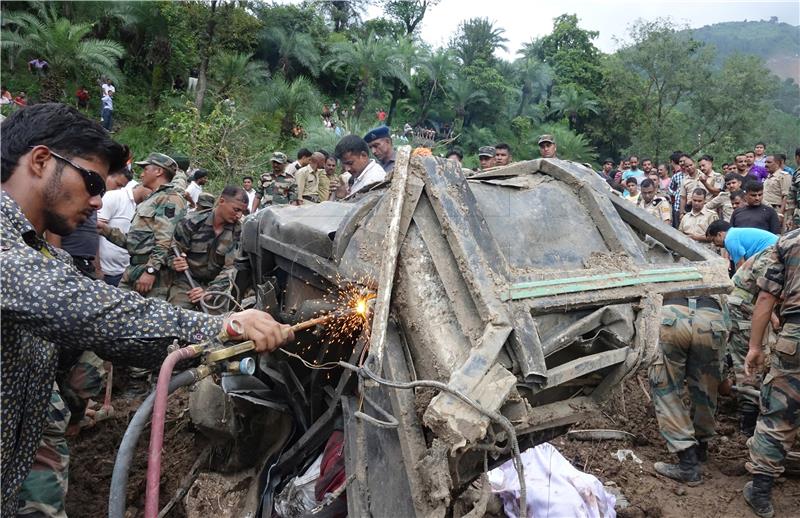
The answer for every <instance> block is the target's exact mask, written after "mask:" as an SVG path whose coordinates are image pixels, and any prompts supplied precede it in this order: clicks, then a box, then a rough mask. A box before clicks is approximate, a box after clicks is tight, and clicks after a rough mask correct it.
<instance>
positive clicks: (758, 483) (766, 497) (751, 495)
mask: <svg viewBox="0 0 800 518" xmlns="http://www.w3.org/2000/svg"><path fill="white" fill-rule="evenodd" d="M774 482H775V479H774V478H772V477H770V476H768V475H753V481H752V482H748V483H747V484H745V486H744V490H742V495H743V496H744V500H745V502H747V505H749V506H750V507H751V508H752V509H753V512H755V513H756V514H757V515H758V516H760V517H761V518H772V517H773V516H775V509H773V508H772V502H771V501H770V497H771V495H772V484H773V483H774Z"/></svg>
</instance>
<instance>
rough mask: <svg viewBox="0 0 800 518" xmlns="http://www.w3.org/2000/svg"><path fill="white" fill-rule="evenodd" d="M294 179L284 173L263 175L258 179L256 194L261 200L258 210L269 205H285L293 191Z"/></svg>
mask: <svg viewBox="0 0 800 518" xmlns="http://www.w3.org/2000/svg"><path fill="white" fill-rule="evenodd" d="M294 185H295V183H294V178H293V177H291V176H289V175H288V174H286V173H283V174H280V175H275V174H272V173H264V174H262V175H261V177H260V178H259V183H258V187H256V193H257V194H258V197H259V199H260V200H261V202H260V205H259V208H261V207H267V206H269V205H286V204H288V203H289V200H290V198H289V197H290V195H291V194H292V191H293V190H294Z"/></svg>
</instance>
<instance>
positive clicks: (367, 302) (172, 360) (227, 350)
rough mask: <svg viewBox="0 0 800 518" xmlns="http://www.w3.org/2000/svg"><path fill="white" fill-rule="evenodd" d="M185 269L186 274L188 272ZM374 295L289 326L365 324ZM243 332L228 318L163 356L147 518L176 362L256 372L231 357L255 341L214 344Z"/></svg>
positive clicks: (151, 515)
mask: <svg viewBox="0 0 800 518" xmlns="http://www.w3.org/2000/svg"><path fill="white" fill-rule="evenodd" d="M175 252H176V253H179V250H177V249H176V250H175ZM186 273H187V274H188V272H186ZM187 278H188V279H189V280H190V283H191V282H193V281H192V280H191V276H188V275H187ZM374 298H375V293H374V292H369V291H361V292H358V293H356V294H355V295H354V296H353V297H352V298H351V299H350V300H349V301H348V302H347V305H346V307H344V308H342V309H339V310H336V311H332V312H330V313H327V314H325V315H322V316H319V317H316V318H311V319H308V320H304V321H303V322H299V323H297V324H295V325H293V326H292V327H291V330H292V332H294V333H298V332H300V331H304V330H307V329H311V328H313V327H315V326H317V325H323V324H327V323H329V322H331V321H334V320H344V321H345V323H344V324H343V325H351V326H352V325H353V324H352V323H349V324H348V321H350V319H358V320H359V321H360V322H363V324H364V325H368V324H369V315H370V313H371V309H372V306H373V303H374V300H373V299H374ZM242 333H243V330H242V328H241V325H240V324H239V323H238V322H237V321H236V320H229V321H228V322H227V323H226V326H225V329H224V330H223V331H222V332H221V333H220V334H219V336H217V337H216V340H213V341H209V342H205V343H201V344H194V345H189V346H186V347H183V348H179V349H176V350H173V351H172V352H171V353H170V354H169V355H168V356H167V358H166V360H164V363H163V364H162V366H161V371H160V373H159V377H158V384H157V386H156V396H155V402H154V406H153V416H152V423H151V428H150V448H149V455H148V464H147V484H146V496H145V517H146V518H155V517H156V516H157V515H158V495H159V485H160V480H161V450H162V446H163V441H164V421H165V415H166V406H167V395H168V392H167V390H168V389H167V387H168V385H169V381H170V378H171V376H172V371H173V369H174V367H175V365H176V364H177V363H178V362H180V361H182V360H185V359H189V358H194V357H197V356H201V355H202V357H203V359H202V364H201V365H200V366H198V367H196V368H195V370H196V371H197V375H196V377H197V379H198V380H199V379H200V378H202V377H205V376H208V375H210V374H212V373H215V372H221V371H223V370H224V371H226V372H230V373H238V374H246V375H253V374H255V370H256V363H255V360H254V359H253V358H252V357H245V358H242V359H239V360H233V358H234V357H236V356H240V355H242V354H245V353H248V352H250V351H253V350H255V343H254V342H253V341H252V340H247V341H244V342H240V343H236V344H233V345H229V346H224V347H215V346H216V345H220V344H224V343H226V342H231V341H236V339H237V338H239V337H241V335H242Z"/></svg>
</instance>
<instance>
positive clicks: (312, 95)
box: [256, 75, 322, 138]
mask: <svg viewBox="0 0 800 518" xmlns="http://www.w3.org/2000/svg"><path fill="white" fill-rule="evenodd" d="M320 98H321V96H320V93H319V91H318V90H317V89H316V88H315V87H314V84H313V83H312V82H311V81H309V80H308V79H307V78H305V77H303V76H300V77H298V78H296V79H295V80H294V81H291V82H289V81H287V80H286V78H284V77H283V76H281V75H277V76H275V77H273V78H272V79H271V80H270V81H269V83H267V84H266V86H265V88H264V90H263V91H262V92H261V93H260V95H259V96H258V97H257V98H256V105H257V106H258V108H259V109H262V110H264V111H265V112H267V113H275V114H276V115H277V116H278V117H280V124H281V136H282V137H284V138H288V137H290V136H291V135H292V129H293V128H294V125H295V123H296V122H297V121H299V120H300V119H302V118H303V117H305V116H308V115H311V114H314V115H316V114H319V113H320V112H321V110H322V106H321V104H320Z"/></svg>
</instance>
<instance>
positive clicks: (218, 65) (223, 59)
mask: <svg viewBox="0 0 800 518" xmlns="http://www.w3.org/2000/svg"><path fill="white" fill-rule="evenodd" d="M252 57H253V54H252V53H250V54H245V53H244V52H227V51H222V52H220V53H219V54H217V55H216V56H215V57H214V60H213V63H212V66H211V73H212V76H213V77H214V81H215V83H216V85H217V88H218V90H219V93H220V95H223V96H225V95H229V94H230V93H231V92H232V91H234V90H237V89H239V88H241V87H243V86H252V85H257V84H259V83H261V82H262V81H263V80H264V79H266V78H267V76H268V75H269V74H268V72H267V70H266V68H265V67H264V65H263V64H261V63H259V62H257V61H254V60H253V59H252Z"/></svg>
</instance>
